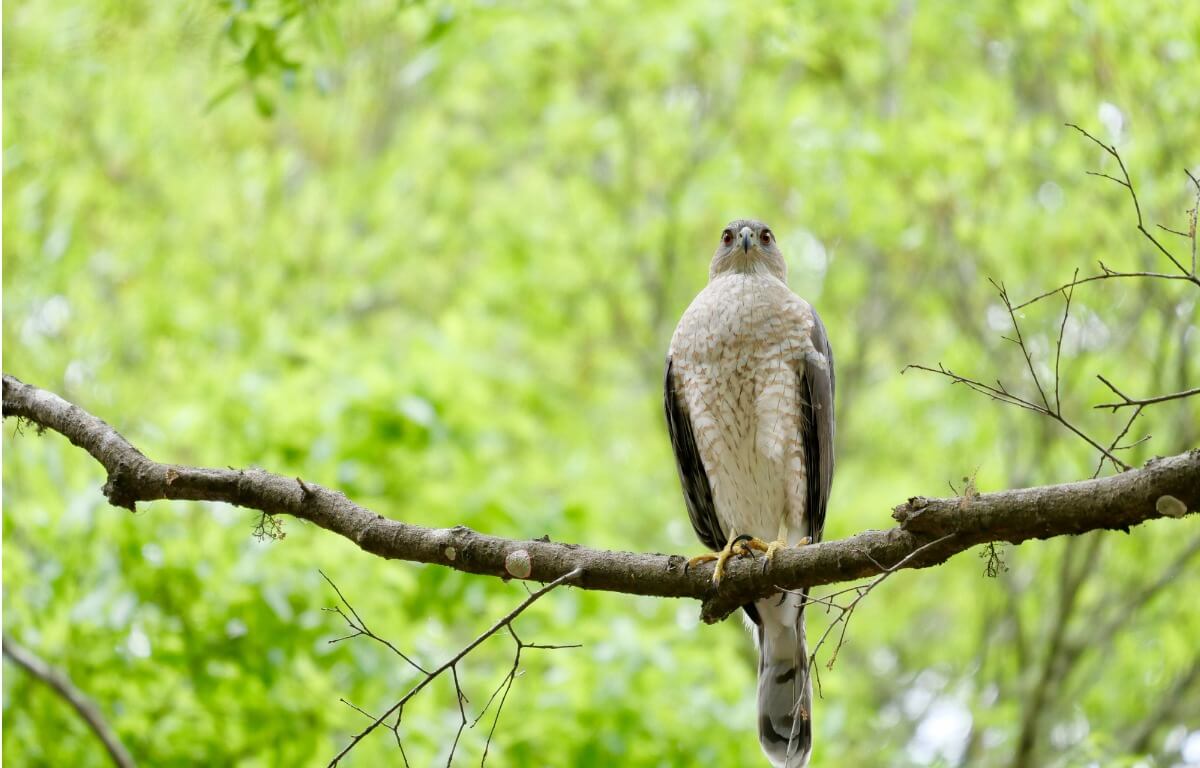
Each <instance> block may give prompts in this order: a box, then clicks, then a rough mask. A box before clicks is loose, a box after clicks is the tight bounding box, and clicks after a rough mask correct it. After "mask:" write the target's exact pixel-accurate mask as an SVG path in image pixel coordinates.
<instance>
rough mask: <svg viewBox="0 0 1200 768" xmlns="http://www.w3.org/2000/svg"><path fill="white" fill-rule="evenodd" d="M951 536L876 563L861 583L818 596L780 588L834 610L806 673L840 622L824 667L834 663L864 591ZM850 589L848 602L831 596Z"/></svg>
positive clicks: (831, 665)
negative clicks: (872, 572) (886, 562)
mask: <svg viewBox="0 0 1200 768" xmlns="http://www.w3.org/2000/svg"><path fill="white" fill-rule="evenodd" d="M953 536H954V534H953V533H948V534H946V535H945V536H942V537H941V538H938V539H934V540H933V541H930V542H927V543H926V544H924V545H922V546H920V547H918V548H917V549H915V550H914V551H912V552H910V553H909V554H908V555H906V556H905V557H904V558H903V559H901V560H900V561H898V562H897V563H895V564H894V565H891V566H886V567H885V566H883V565H881V564H878V563H876V567H877V568H878V569H879V575H878V576H876V577H875V578H873V579H871V580H870V581H869V582H867V583H865V584H854V585H852V586H849V587H845V588H843V589H839V590H837V591H836V592H832V593H830V594H828V595H826V596H825V597H822V598H812V597H809V596H808V595H805V594H804V593H803V592H796V591H794V590H781V591H783V592H787V593H788V594H792V595H798V596H800V597H803V598H804V605H810V604H814V603H815V604H818V605H823V606H825V612H826V613H827V614H828V613H829V612H830V611H837V615H836V616H835V617H834V618H833V620H832V621H830V622H829V625H828V626H827V627H825V631H824V632H822V633H821V636H820V637H819V638H818V639H817V642H816V644H815V645H814V646H813V649H812V652H811V653H810V654H809V657H808V667H809V674H811V673H812V668H813V665H814V664H816V661H817V652H818V651H820V650H821V647H822V646H823V645H825V641H826V640H827V639H829V636H830V633H831V632H832V631H833V629H834V628H835V627H838V626H839V625H840V626H841V632H840V633H839V634H838V641H837V645H836V646H834V649H833V652H832V653H831V654H830V656H829V661H828V662H826V663H825V668H826V669H833V665H834V663H836V662H837V657H838V651H840V650H842V646H843V645H845V643H846V629H847V628H848V627H849V626H850V618H851V617H852V616H853V615H854V609H855V608H857V607H858V605H859V603H861V602H862V600H863V598H865V597H866V596H867V595H869V594H871V590H873V589H875V588H876V587H878V586H879V585H880V584H882V583H883V581H884V580H885V579H886V578H887V577H889V576H891V575H892V574H893V573H895V572H896V571H898V570H900V569H901V568H903V567H904V565H905V563H906V562H907V561H908V560H910V559H911V558H914V557H916V556H917V555H919V554H920V553H921V552H922V551H923V550H926V549H929V548H931V547H934V546H937V545H938V544H942V543H943V542H946V541H948V540H949V539H950V538H952V537H953ZM851 592H853V593H854V598H853V599H852V600H850V602H848V603H846V604H844V605H843V604H840V603H838V602H836V601H835V600H834V598H835V597H838V596H840V595H845V594H849V593H851Z"/></svg>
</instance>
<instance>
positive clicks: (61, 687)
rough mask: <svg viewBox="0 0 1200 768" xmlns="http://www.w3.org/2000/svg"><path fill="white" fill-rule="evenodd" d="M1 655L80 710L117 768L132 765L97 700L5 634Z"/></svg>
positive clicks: (76, 709)
mask: <svg viewBox="0 0 1200 768" xmlns="http://www.w3.org/2000/svg"><path fill="white" fill-rule="evenodd" d="M3 643H4V655H5V656H7V657H8V658H9V659H11V660H12V662H13V663H14V664H16V665H17V666H19V667H21V668H22V669H24V670H25V671H26V672H28V673H29V674H31V675H33V676H34V677H36V678H37V679H38V680H41V681H42V682H43V683H45V684H46V685H48V686H50V687H51V688H52V689H54V692H55V693H57V694H58V695H59V696H61V697H62V698H63V699H64V700H65V701H66V702H67V703H68V704H70V705H71V707H72V708H73V709H74V710H75V711H76V712H77V713H78V714H79V716H80V717H81V718H83V721H84V722H85V723H87V725H88V728H91V729H92V733H94V734H96V737H97V738H98V739H100V741H101V742H102V743H103V744H104V749H105V750H107V751H108V756H109V757H110V758H112V761H113V764H114V765H116V766H117V767H118V768H133V765H134V763H133V758H132V757H130V756H129V750H127V749H125V745H124V744H122V743H121V740H120V739H118V738H117V735H116V734H115V733H113V730H112V729H111V728H109V727H108V723H106V722H104V717H103V716H102V715H101V714H100V708H99V707H97V706H96V703H95V702H93V701H92V700H91V699H89V698H88V697H87V695H86V694H85V693H84V692H83V691H81V690H79V689H78V688H76V687H75V685H74V684H73V683H72V682H71V680H70V678H68V677H67V676H66V675H65V674H63V673H62V672H60V671H59V670H57V669H55V668H54V667H52V666H50V665H49V664H47V663H46V662H45V661H43V660H42V659H41V658H40V657H38V656H37V655H36V654H35V653H33V651H30V650H29V649H28V648H25V647H24V646H22V645H20V644H18V643H17V642H15V641H14V640H13V639H12V638H11V637H9V636H8V635H5V636H4V641H3Z"/></svg>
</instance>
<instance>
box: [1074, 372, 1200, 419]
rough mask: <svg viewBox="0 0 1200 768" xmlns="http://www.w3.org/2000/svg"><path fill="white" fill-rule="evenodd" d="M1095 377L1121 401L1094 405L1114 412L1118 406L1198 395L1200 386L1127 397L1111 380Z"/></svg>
mask: <svg viewBox="0 0 1200 768" xmlns="http://www.w3.org/2000/svg"><path fill="white" fill-rule="evenodd" d="M1096 378H1097V379H1100V381H1102V382H1104V386H1106V387H1108V388H1109V389H1111V390H1112V391H1113V394H1115V395H1116V396H1117V397H1119V398H1121V402H1119V403H1101V404H1100V405H1097V406H1095V407H1096V408H1111V409H1112V410H1113V411H1114V412H1116V410H1117V409H1118V408H1126V407H1130V406H1143V407H1144V406H1147V405H1153V404H1155V403H1165V402H1167V401H1168V400H1182V399H1183V398H1185V397H1193V396H1195V395H1200V387H1192V388H1191V389H1185V390H1182V391H1180V392H1171V393H1170V394H1166V395H1157V396H1155V397H1141V398H1138V397H1129V396H1128V395H1126V394H1125V393H1124V392H1122V391H1121V390H1119V389H1117V388H1116V387H1115V386H1114V385H1113V383H1112V382H1111V381H1109V380H1108V379H1106V378H1104V377H1103V376H1101V375H1100V374H1097V375H1096Z"/></svg>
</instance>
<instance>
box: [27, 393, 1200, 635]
mask: <svg viewBox="0 0 1200 768" xmlns="http://www.w3.org/2000/svg"><path fill="white" fill-rule="evenodd" d="M10 416H12V417H18V418H20V419H26V420H28V421H30V422H33V423H34V424H36V425H38V427H39V428H44V429H50V430H53V431H55V432H58V433H60V434H62V435H63V436H65V437H66V438H67V439H68V440H70V441H71V442H72V443H74V444H75V445H77V446H79V447H80V448H83V449H84V450H86V451H87V452H88V453H90V454H91V455H92V457H93V458H95V459H96V460H97V461H98V462H99V463H100V464H101V465H102V466H103V467H104V469H105V471H106V472H107V473H108V480H107V482H105V484H104V487H103V492H104V495H105V496H106V497H107V498H108V500H109V502H110V503H111V504H113V505H115V506H119V507H124V508H126V509H133V507H134V505H135V504H136V503H137V502H139V501H152V500H155V499H179V500H185V499H186V500H194V501H222V502H226V503H229V504H235V505H237V506H242V507H247V508H250V509H256V510H259V511H261V512H263V513H264V514H267V515H291V516H293V517H297V518H300V519H303V520H308V521H311V522H313V523H316V524H317V525H319V526H321V527H322V528H325V529H327V530H330V531H333V532H334V533H337V534H338V535H340V536H343V537H345V538H347V539H349V540H350V541H352V542H354V543H355V544H357V545H358V546H359V547H360V548H362V549H363V550H364V551H366V552H370V553H371V554H374V555H378V556H379V557H384V558H389V559H396V560H408V561H412V562H421V563H436V564H438V565H444V566H447V567H449V568H454V569H456V570H459V571H463V572H466V573H476V574H484V575H488V576H496V577H500V578H504V579H511V578H516V579H526V580H530V581H538V582H553V581H555V580H557V579H561V578H563V577H564V576H566V575H567V574H569V573H571V572H572V571H575V570H576V569H581V570H582V573H581V575H579V576H578V578H576V579H574V580H573V581H572V586H574V587H577V588H581V589H595V590H604V591H609V592H622V593H626V594H633V595H649V596H652V597H686V598H693V599H696V600H701V601H703V606H702V610H701V616H702V618H703V619H704V620H705V621H707V622H710V623H711V622H715V621H720V620H721V619H723V618H725V617H726V616H727V615H729V614H730V613H731V612H733V611H734V610H736V609H737V608H738V607H739V606H741V605H743V604H744V603H747V602H750V601H752V600H756V599H759V598H762V597H766V596H768V595H771V594H776V593H778V591H779V590H780V589H799V588H801V587H806V586H809V587H811V586H819V585H822V584H833V583H837V582H843V581H850V580H852V579H859V578H864V577H869V576H874V575H878V574H879V573H880V572H881V564H882V566H883V569H884V570H886V569H887V568H890V567H893V566H894V565H895V564H897V563H901V562H903V567H904V568H926V567H930V566H934V565H939V564H941V563H943V562H945V561H946V559H948V558H949V557H951V556H952V555H955V554H957V553H959V552H962V551H964V550H966V549H969V548H971V547H973V546H975V545H977V544H983V543H987V542H991V541H1007V542H1010V543H1013V544H1017V543H1020V542H1022V541H1026V540H1028V539H1046V538H1050V537H1053V536H1061V535H1066V534H1078V533H1083V532H1085V531H1091V530H1097V529H1111V530H1126V531H1127V530H1128V529H1129V528H1130V527H1131V526H1134V525H1138V524H1140V523H1142V522H1145V521H1146V520H1152V519H1154V518H1158V517H1180V516H1182V515H1184V514H1186V513H1187V512H1188V511H1189V510H1193V511H1194V510H1196V509H1197V508H1200V449H1192V450H1190V451H1188V452H1186V453H1182V454H1179V455H1177V456H1171V457H1168V458H1160V459H1156V460H1153V461H1151V462H1149V463H1148V464H1147V465H1146V466H1145V467H1142V468H1141V469H1136V470H1130V471H1128V472H1123V473H1121V474H1118V475H1115V476H1113V477H1106V478H1100V479H1094V480H1085V481H1081V482H1075V483H1065V484H1062V485H1052V486H1044V487H1040V488H1025V489H1020V490H1011V491H1001V492H998V493H985V494H980V495H978V496H973V497H971V498H970V499H965V500H964V499H962V498H949V499H926V498H920V497H914V498H911V499H909V500H908V501H907V502H905V503H904V504H900V505H899V506H897V507H896V508H895V509H894V510H893V512H892V517H893V518H895V519H896V520H897V521H898V522H899V523H900V525H899V526H898V527H895V528H891V529H889V530H886V531H864V532H862V533H860V534H858V535H856V536H852V537H850V538H846V539H841V540H837V541H826V542H822V543H820V544H816V545H812V546H807V547H800V548H795V549H787V550H783V551H781V552H779V553H778V554H777V555H776V557H775V559H774V561H772V563H771V566H770V567H769V568H768V569H767V570H766V571H765V572H764V570H763V569H762V567H761V564H760V563H757V562H747V561H746V560H737V561H733V562H731V563H730V564H729V565H728V567H727V569H726V577H725V579H724V580H723V581H722V582H721V586H720V589H719V590H717V589H714V588H713V585H712V579H711V575H712V574H711V571H710V568H709V567H707V566H706V567H702V568H693V569H689V570H687V571H685V570H684V563H685V562H686V560H685V558H683V557H681V556H679V555H662V554H642V553H633V552H616V551H603V550H596V549H590V548H588V547H584V546H580V545H577V544H560V543H557V542H551V541H549V540H548V539H541V540H527V541H520V540H513V539H504V538H499V537H496V536H488V535H486V534H481V533H477V532H475V531H472V530H470V529H469V528H466V527H464V526H456V527H454V528H439V529H433V528H425V527H422V526H419V525H412V524H410V523H402V522H400V521H398V520H391V519H388V518H386V517H383V516H382V515H379V514H376V513H375V512H372V511H371V510H369V509H366V508H365V507H362V506H360V505H358V504H355V503H354V502H352V501H351V500H350V499H348V498H346V496H345V495H343V494H341V493H339V492H337V491H333V490H329V489H327V488H323V487H321V486H319V485H316V484H315V483H308V482H304V481H301V480H299V479H298V478H288V477H283V476H281V475H275V474H271V473H269V472H265V471H262V470H259V469H248V470H236V469H210V468H203V467H188V466H182V465H178V464H161V463H158V462H156V461H153V460H151V459H149V458H147V457H146V456H145V455H144V454H142V452H141V451H139V450H138V449H137V448H135V447H134V446H133V445H132V444H130V443H129V442H128V441H127V440H126V439H125V438H124V437H122V436H121V435H120V434H119V433H118V432H117V431H116V430H115V429H113V428H112V427H111V426H109V425H108V424H106V423H105V422H103V421H101V420H100V419H98V418H96V417H95V416H93V415H92V414H90V413H88V412H87V411H85V410H83V409H82V408H80V407H78V406H76V405H72V404H71V403H69V402H67V401H66V400H63V399H62V398H61V397H59V396H58V395H55V394H53V393H51V392H47V391H46V390H43V389H39V388H38V387H34V386H31V385H29V384H25V383H22V382H21V381H19V380H18V379H16V378H14V377H12V376H9V375H7V374H5V375H4V417H5V418H8V417H10ZM948 534H954V536H953V537H950V538H948V539H946V540H945V541H943V542H941V543H935V544H933V545H931V546H929V547H927V548H925V549H923V550H922V551H921V552H919V553H917V554H916V555H915V556H912V555H914V553H916V552H917V550H918V549H921V548H922V547H925V545H927V544H929V543H930V542H934V541H935V540H937V539H939V538H942V537H944V536H947V535H948ZM910 556H912V557H911V558H910ZM906 558H908V559H906Z"/></svg>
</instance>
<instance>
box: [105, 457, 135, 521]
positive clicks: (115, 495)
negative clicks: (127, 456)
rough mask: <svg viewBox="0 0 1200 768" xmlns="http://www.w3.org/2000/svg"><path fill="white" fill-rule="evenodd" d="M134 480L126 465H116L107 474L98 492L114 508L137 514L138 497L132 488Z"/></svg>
mask: <svg viewBox="0 0 1200 768" xmlns="http://www.w3.org/2000/svg"><path fill="white" fill-rule="evenodd" d="M134 479H135V478H134V476H133V472H132V470H131V469H130V468H129V466H128V465H127V464H123V463H122V464H118V465H117V466H116V468H115V469H113V470H112V471H111V472H109V473H108V479H107V480H106V481H105V482H104V486H103V487H102V488H101V489H100V490H101V492H102V493H103V494H104V498H106V499H108V503H109V504H112V505H113V506H114V507H121V508H122V509H128V510H129V511H130V512H137V501H138V495H137V492H136V490H135V488H134V486H135V483H134Z"/></svg>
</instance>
